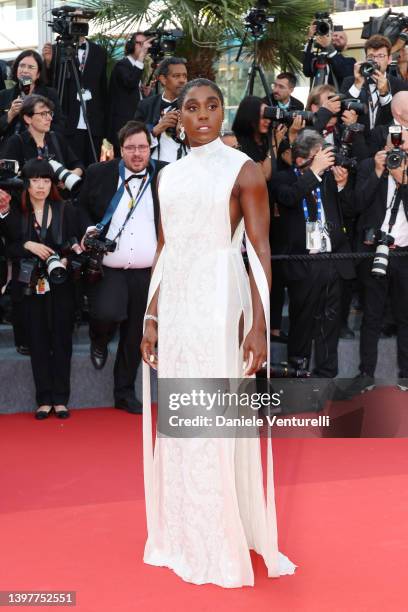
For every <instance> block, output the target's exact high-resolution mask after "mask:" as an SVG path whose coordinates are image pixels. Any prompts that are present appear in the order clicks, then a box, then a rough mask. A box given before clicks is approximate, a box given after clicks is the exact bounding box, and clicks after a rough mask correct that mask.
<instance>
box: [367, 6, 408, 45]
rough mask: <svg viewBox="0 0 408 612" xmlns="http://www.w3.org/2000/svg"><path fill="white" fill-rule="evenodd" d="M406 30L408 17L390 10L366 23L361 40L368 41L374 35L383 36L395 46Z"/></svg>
mask: <svg viewBox="0 0 408 612" xmlns="http://www.w3.org/2000/svg"><path fill="white" fill-rule="evenodd" d="M405 28H408V16H407V15H405V14H404V13H394V12H393V11H392V9H389V10H388V11H387V12H386V13H384V14H383V15H381V16H380V17H370V19H369V20H368V21H364V25H363V30H362V32H361V38H364V39H367V38H370V37H371V36H373V35H374V34H382V36H386V37H387V38H389V40H390V41H391V44H392V45H393V44H394V43H395V42H396V41H397V39H398V37H399V35H400V34H401V32H402V30H404V29H405Z"/></svg>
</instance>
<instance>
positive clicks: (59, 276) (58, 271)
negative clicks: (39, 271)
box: [45, 253, 67, 285]
mask: <svg viewBox="0 0 408 612" xmlns="http://www.w3.org/2000/svg"><path fill="white" fill-rule="evenodd" d="M45 269H46V273H47V276H48V279H49V281H50V282H51V283H53V284H54V285H61V283H64V282H65V281H66V279H67V269H66V267H65V266H64V265H63V264H62V263H61V258H60V256H59V255H58V254H57V253H53V254H52V255H50V256H49V257H48V259H47V260H46V261H45Z"/></svg>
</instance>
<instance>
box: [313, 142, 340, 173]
mask: <svg viewBox="0 0 408 612" xmlns="http://www.w3.org/2000/svg"><path fill="white" fill-rule="evenodd" d="M334 163H335V154H334V151H333V149H332V148H331V147H326V148H325V149H320V151H318V152H317V153H316V155H315V156H314V159H313V162H312V163H311V165H310V169H311V170H312V172H314V174H318V175H321V174H323V172H325V171H326V170H328V169H329V168H331V166H334Z"/></svg>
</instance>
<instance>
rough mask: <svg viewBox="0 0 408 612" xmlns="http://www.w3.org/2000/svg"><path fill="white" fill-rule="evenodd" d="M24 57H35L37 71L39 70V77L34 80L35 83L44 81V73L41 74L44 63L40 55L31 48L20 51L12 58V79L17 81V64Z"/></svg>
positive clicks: (40, 83)
mask: <svg viewBox="0 0 408 612" xmlns="http://www.w3.org/2000/svg"><path fill="white" fill-rule="evenodd" d="M25 57H33V58H34V59H35V61H36V63H37V66H38V72H39V77H38V79H37V80H36V82H35V84H36V85H43V83H44V75H43V72H44V63H43V60H42V57H41V55H40V54H39V53H37V51H34V50H33V49H27V51H22V52H21V53H20V55H17V57H16V59H15V60H14V64H13V68H12V69H11V78H12V79H13V81H15V82H16V83H17V81H18V79H17V69H18V65H19V63H20V62H21V60H22V59H24V58H25Z"/></svg>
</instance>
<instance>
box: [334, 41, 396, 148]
mask: <svg viewBox="0 0 408 612" xmlns="http://www.w3.org/2000/svg"><path fill="white" fill-rule="evenodd" d="M364 49H365V53H366V61H365V62H356V63H355V64H354V78H353V77H348V78H346V79H345V80H344V81H343V84H342V86H341V91H342V92H343V93H346V94H347V95H349V96H350V97H352V98H358V99H359V100H360V101H361V102H363V103H364V104H367V105H368V115H361V114H359V117H358V121H359V123H362V124H363V125H364V126H365V128H366V131H365V133H366V136H367V137H369V132H370V130H372V129H373V128H374V127H375V126H377V125H389V123H391V121H392V116H391V106H390V105H391V100H392V96H393V95H394V94H396V93H397V92H398V91H402V90H407V89H408V82H404V81H403V80H402V79H397V78H396V77H393V76H388V75H387V67H388V66H389V64H390V63H391V43H390V41H389V40H388V38H386V37H385V36H380V35H377V34H376V35H374V36H371V38H369V39H368V40H367V41H366V42H365V45H364Z"/></svg>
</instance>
